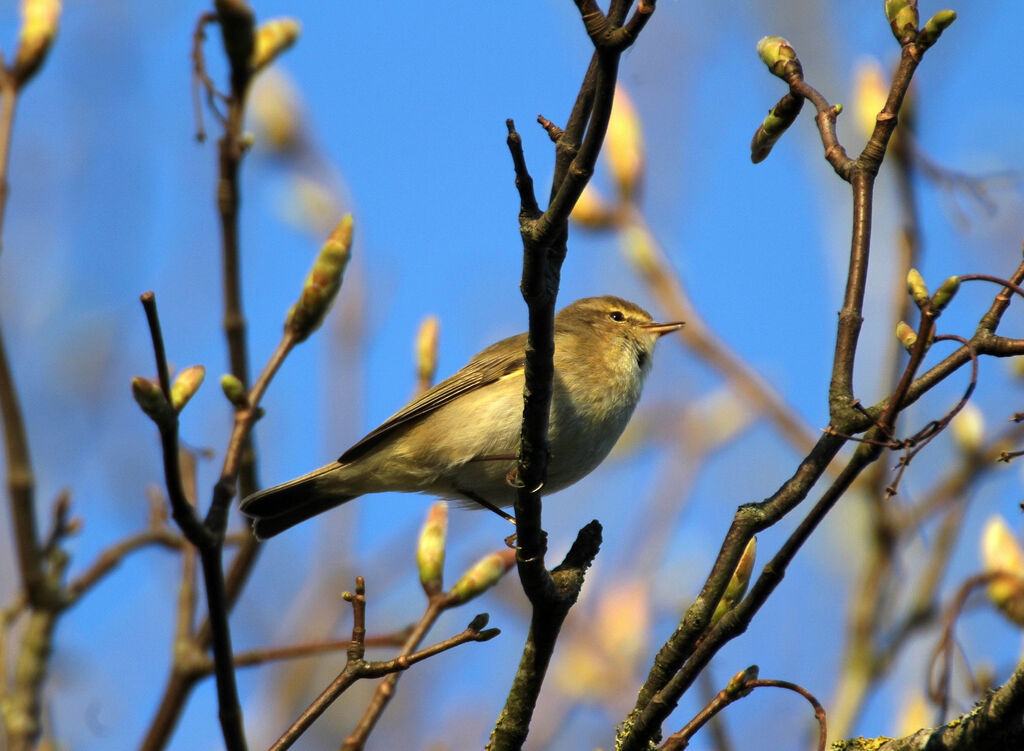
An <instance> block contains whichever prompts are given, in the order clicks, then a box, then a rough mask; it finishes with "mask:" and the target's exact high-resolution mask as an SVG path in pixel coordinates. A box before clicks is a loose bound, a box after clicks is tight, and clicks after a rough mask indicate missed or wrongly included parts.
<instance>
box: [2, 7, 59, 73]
mask: <svg viewBox="0 0 1024 751" xmlns="http://www.w3.org/2000/svg"><path fill="white" fill-rule="evenodd" d="M60 11H61V0H22V3H21V30H20V31H19V33H18V49H17V51H16V52H15V53H14V61H13V64H12V67H11V72H12V74H13V76H14V79H15V80H16V81H17V82H18V85H19V86H20V85H22V84H24V83H25V82H26V81H27V80H28V79H30V78H31V77H32V76H33V75H34V74H35V72H36V71H37V70H39V67H40V66H41V65H42V64H43V61H45V60H46V53H47V52H49V50H50V45H51V44H53V40H54V38H55V37H56V36H57V27H58V25H59V23H60Z"/></svg>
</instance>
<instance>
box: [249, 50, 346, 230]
mask: <svg viewBox="0 0 1024 751" xmlns="http://www.w3.org/2000/svg"><path fill="white" fill-rule="evenodd" d="M248 112H249V117H250V122H251V124H252V127H253V129H254V130H255V131H256V143H257V144H259V146H260V147H261V148H265V149H267V150H268V151H270V152H271V153H274V154H290V153H294V152H297V151H299V150H300V149H301V148H302V145H303V142H304V137H305V136H304V125H303V116H302V105H301V103H300V97H299V94H298V92H297V91H296V90H295V85H294V84H293V83H292V82H291V80H290V79H289V78H288V76H286V75H285V74H284V73H282V72H281V70H280V69H279V68H276V69H273V70H268V71H266V72H264V73H263V74H262V75H261V76H260V77H259V78H258V79H257V81H256V83H255V84H253V87H252V93H251V94H250V95H249V107H248ZM333 216H334V217H336V216H337V214H334V215H333Z"/></svg>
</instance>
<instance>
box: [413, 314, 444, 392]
mask: <svg viewBox="0 0 1024 751" xmlns="http://www.w3.org/2000/svg"><path fill="white" fill-rule="evenodd" d="M440 331H441V321H440V319H438V317H437V316H427V317H426V318H424V319H423V321H422V322H420V328H419V330H418V331H417V332H416V378H417V379H418V380H419V382H420V383H422V384H424V385H429V384H430V383H433V381H434V375H435V373H437V342H438V339H439V338H440Z"/></svg>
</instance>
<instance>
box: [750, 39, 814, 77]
mask: <svg viewBox="0 0 1024 751" xmlns="http://www.w3.org/2000/svg"><path fill="white" fill-rule="evenodd" d="M757 54H758V55H759V56H760V58H761V61H762V62H763V63H764V64H765V65H767V66H768V70H770V71H771V73H772V75H774V76H778V77H779V78H781V79H782V80H784V81H788V80H789V77H790V76H795V77H796V78H803V75H804V69H803V66H802V65H800V58H798V57H797V56H796V50H794V49H793V45H791V44H790V43H789V42H787V41H786V40H785V39H783V38H782V37H764V38H762V39H761V41H760V42H758V43H757Z"/></svg>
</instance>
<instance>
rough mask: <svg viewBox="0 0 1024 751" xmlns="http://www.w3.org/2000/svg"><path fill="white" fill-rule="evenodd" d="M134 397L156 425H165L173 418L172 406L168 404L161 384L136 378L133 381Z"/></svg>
mask: <svg viewBox="0 0 1024 751" xmlns="http://www.w3.org/2000/svg"><path fill="white" fill-rule="evenodd" d="M132 396H134V397H135V401H136V402H138V404H139V406H140V407H142V411H143V412H145V413H146V415H148V416H149V418H150V419H151V420H152V421H153V422H155V423H163V422H164V421H165V420H166V419H167V418H168V417H170V416H171V414H172V411H171V405H170V404H168V403H167V398H166V397H165V396H164V392H163V390H161V388H160V386H159V384H156V383H153V382H152V381H151V380H149V379H148V378H141V377H138V376H136V377H135V378H133V379H132Z"/></svg>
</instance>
